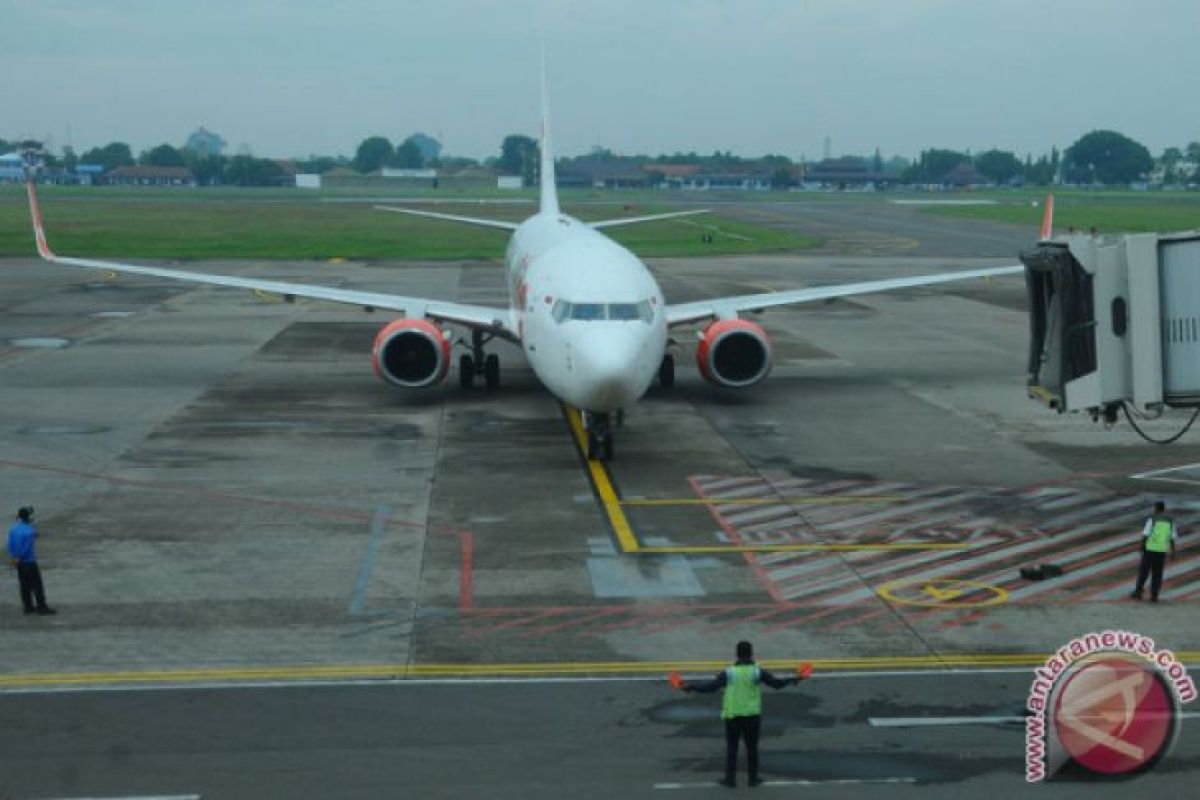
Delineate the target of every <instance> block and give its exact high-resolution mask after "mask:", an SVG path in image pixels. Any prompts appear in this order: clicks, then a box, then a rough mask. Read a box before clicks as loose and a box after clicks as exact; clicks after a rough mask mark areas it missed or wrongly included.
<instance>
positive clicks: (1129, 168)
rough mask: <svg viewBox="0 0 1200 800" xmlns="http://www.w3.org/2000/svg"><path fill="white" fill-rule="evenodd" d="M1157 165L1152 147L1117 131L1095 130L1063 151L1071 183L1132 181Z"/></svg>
mask: <svg viewBox="0 0 1200 800" xmlns="http://www.w3.org/2000/svg"><path fill="white" fill-rule="evenodd" d="M1153 168H1154V160H1153V159H1152V158H1150V151H1149V150H1147V149H1146V148H1145V147H1144V146H1142V145H1140V144H1138V143H1137V142H1135V141H1134V140H1132V139H1130V138H1129V137H1127V136H1123V135H1122V134H1120V133H1117V132H1116V131H1092V132H1091V133H1088V134H1086V135H1084V136H1082V137H1081V138H1080V139H1079V140H1078V141H1077V142H1075V144H1073V145H1071V146H1070V147H1068V148H1067V150H1066V152H1065V153H1063V172H1064V174H1065V177H1066V179H1067V181H1069V182H1071V183H1104V184H1122V183H1132V182H1133V181H1137V180H1140V179H1142V178H1143V177H1145V175H1146V173H1148V172H1149V171H1150V170H1151V169H1153Z"/></svg>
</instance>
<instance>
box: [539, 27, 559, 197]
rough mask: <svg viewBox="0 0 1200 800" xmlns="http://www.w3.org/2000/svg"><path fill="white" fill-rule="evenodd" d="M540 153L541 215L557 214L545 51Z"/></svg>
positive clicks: (544, 52)
mask: <svg viewBox="0 0 1200 800" xmlns="http://www.w3.org/2000/svg"><path fill="white" fill-rule="evenodd" d="M538 149H539V150H540V151H541V158H542V160H541V169H540V172H541V184H540V194H541V201H540V205H539V209H540V211H541V212H542V213H543V214H557V213H558V184H557V183H556V182H555V179H554V150H553V148H551V147H550V99H549V93H548V92H547V90H546V51H545V49H543V50H542V140H541V142H540V147H539V148H538Z"/></svg>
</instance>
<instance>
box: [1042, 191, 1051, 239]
mask: <svg viewBox="0 0 1200 800" xmlns="http://www.w3.org/2000/svg"><path fill="white" fill-rule="evenodd" d="M1053 237H1054V195H1053V194H1048V195H1046V211H1045V213H1044V214H1042V233H1041V237H1040V238H1041V241H1043V242H1044V241H1046V240H1047V239H1051V238H1053Z"/></svg>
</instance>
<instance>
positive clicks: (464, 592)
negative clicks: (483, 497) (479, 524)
mask: <svg viewBox="0 0 1200 800" xmlns="http://www.w3.org/2000/svg"><path fill="white" fill-rule="evenodd" d="M458 547H459V553H460V554H461V556H462V562H461V563H460V565H459V568H458V610H459V611H470V610H471V609H472V608H474V606H475V583H474V577H473V570H474V568H473V561H474V557H475V537H474V536H472V535H471V532H470V531H460V532H459V534H458Z"/></svg>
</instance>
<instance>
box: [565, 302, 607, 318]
mask: <svg viewBox="0 0 1200 800" xmlns="http://www.w3.org/2000/svg"><path fill="white" fill-rule="evenodd" d="M571 319H581V320H597V319H604V304H603V303H572V304H571Z"/></svg>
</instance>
